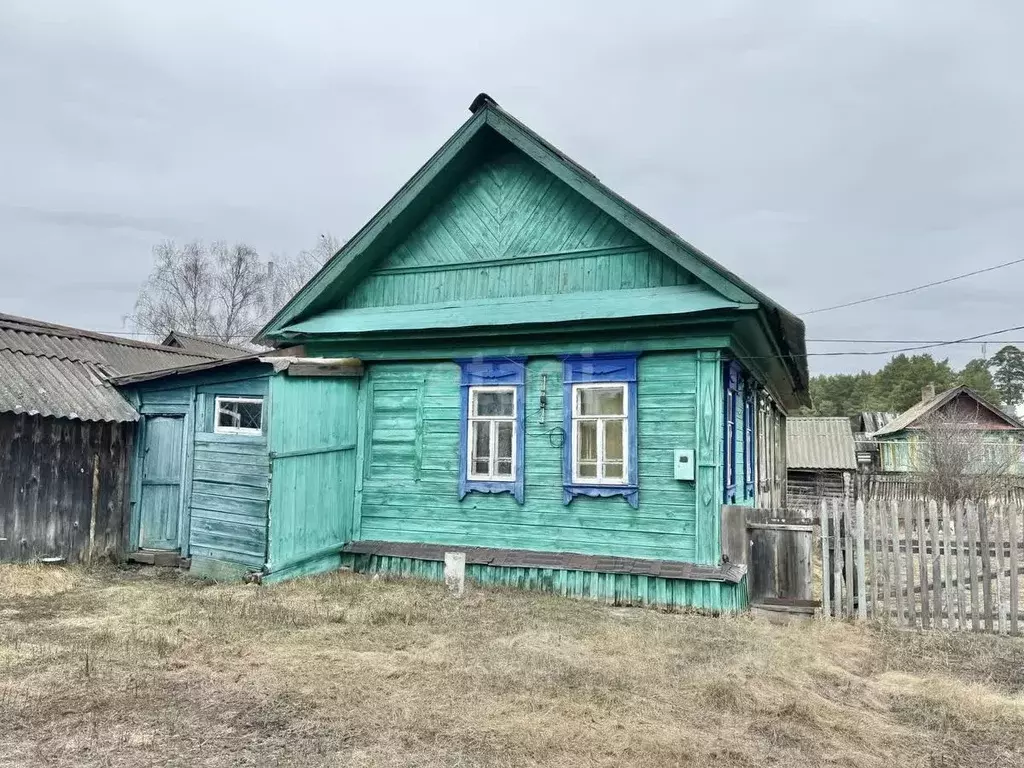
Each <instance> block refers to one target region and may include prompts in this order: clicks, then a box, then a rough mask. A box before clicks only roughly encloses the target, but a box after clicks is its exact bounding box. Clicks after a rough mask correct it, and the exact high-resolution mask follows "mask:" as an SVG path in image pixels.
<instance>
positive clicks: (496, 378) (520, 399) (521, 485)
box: [455, 357, 526, 504]
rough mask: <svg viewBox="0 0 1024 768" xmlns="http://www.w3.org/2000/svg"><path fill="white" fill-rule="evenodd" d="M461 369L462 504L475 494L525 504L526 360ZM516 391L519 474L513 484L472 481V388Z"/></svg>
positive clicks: (482, 362) (475, 362)
mask: <svg viewBox="0 0 1024 768" xmlns="http://www.w3.org/2000/svg"><path fill="white" fill-rule="evenodd" d="M455 362H456V363H458V365H459V368H460V369H461V372H462V375H461V381H460V387H459V389H460V390H461V392H460V396H461V402H460V406H459V433H460V435H461V438H460V440H459V500H462V499H464V498H466V495H467V494H468V493H471V492H477V493H510V494H512V496H513V498H515V500H516V501H518V502H519V503H520V504H522V503H523V502H524V500H525V481H524V478H525V476H526V449H525V447H526V358H525V357H502V358H494V359H481V358H475V359H472V360H456V361H455ZM480 386H490V387H494V386H502V387H514V388H515V390H516V444H515V448H514V450H515V454H516V472H515V480H513V481H511V482H504V481H502V482H498V481H487V482H485V481H481V480H470V479H469V388H470V387H480Z"/></svg>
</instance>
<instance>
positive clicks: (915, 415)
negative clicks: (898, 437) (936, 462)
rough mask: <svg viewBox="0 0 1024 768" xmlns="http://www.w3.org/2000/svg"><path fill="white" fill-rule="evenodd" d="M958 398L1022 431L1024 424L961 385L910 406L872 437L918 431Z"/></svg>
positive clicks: (1009, 426)
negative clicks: (975, 404)
mask: <svg viewBox="0 0 1024 768" xmlns="http://www.w3.org/2000/svg"><path fill="white" fill-rule="evenodd" d="M958 397H968V398H970V399H971V400H973V401H974V402H975V403H977V405H978V407H979V408H983V409H985V410H986V411H987V412H989V413H991V414H992V415H993V416H994V417H995V418H997V419H998V420H999V421H1001V422H1003V423H1005V424H1006V426H1007V427H1008V428H1010V429H1024V424H1022V423H1021V422H1020V421H1018V420H1017V419H1016V418H1015V417H1013V416H1011V415H1010V414H1008V413H1006V412H1005V411H1003V410H1002V409H1001V408H999V407H998V406H996V405H993V404H992V403H990V402H988V401H987V400H986V399H985V398H983V397H982V396H981V395H979V394H978V393H977V392H975V391H974V390H973V389H971V388H970V387H965V386H963V385H961V386H958V387H951V388H950V389H947V390H946V391H945V392H940V393H939V394H938V395H936V396H935V397H933V398H931V399H929V400H923V401H922V402H920V403H917V404H916V405H913V406H911V407H910V408H908V409H907V410H905V411H904V412H903V413H901V414H900V415H899V416H897V417H896V418H895V419H893V420H892V421H890V422H889V423H888V424H886V425H885V426H884V427H882V428H881V429H879V430H878V431H876V432H875V433H874V434H873V436H874V437H881V436H884V435H894V434H896V433H897V432H902V431H903V430H905V429H919V428H921V427H922V424H921V422H922V421H923V420H924V419H926V418H927V417H928V416H930V415H932V414H933V413H936V412H937V411H939V410H940V409H941V408H942V407H943V406H944V405H946V404H947V403H950V402H952V401H953V400H955V399H956V398H958Z"/></svg>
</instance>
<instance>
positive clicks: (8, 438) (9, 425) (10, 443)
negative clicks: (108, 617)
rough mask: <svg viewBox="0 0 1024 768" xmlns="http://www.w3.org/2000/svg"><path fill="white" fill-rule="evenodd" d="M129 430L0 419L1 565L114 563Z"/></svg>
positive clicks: (120, 541) (120, 549)
mask: <svg viewBox="0 0 1024 768" xmlns="http://www.w3.org/2000/svg"><path fill="white" fill-rule="evenodd" d="M134 434H135V424H134V423H113V422H86V421H79V420H77V419H57V418H52V417H43V416H29V415H28V414H11V413H5V414H0V561H7V562H25V561H30V560H34V559H37V558H43V557H61V558H65V559H66V560H67V561H69V562H81V561H84V560H87V559H88V558H89V556H90V553H92V554H93V555H94V556H96V557H115V558H116V557H120V556H121V555H122V554H123V553H124V551H125V549H126V547H127V536H128V514H129V503H128V499H129V493H128V482H129V461H130V456H131V454H132V444H133V440H134Z"/></svg>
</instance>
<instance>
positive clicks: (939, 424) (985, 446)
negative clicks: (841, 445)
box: [871, 385, 1024, 476]
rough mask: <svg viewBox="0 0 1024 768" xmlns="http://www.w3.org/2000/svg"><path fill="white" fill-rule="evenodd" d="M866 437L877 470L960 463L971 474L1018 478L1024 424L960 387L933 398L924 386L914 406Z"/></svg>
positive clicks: (1023, 466) (1023, 470)
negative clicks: (875, 456) (875, 453)
mask: <svg viewBox="0 0 1024 768" xmlns="http://www.w3.org/2000/svg"><path fill="white" fill-rule="evenodd" d="M871 437H872V439H873V440H874V441H875V443H876V445H877V446H878V455H879V465H880V469H881V470H882V471H883V472H896V473H904V474H915V473H920V472H935V471H942V470H946V471H956V470H957V469H958V465H959V464H961V463H962V464H967V465H973V467H974V471H977V472H992V471H999V472H1005V473H1006V474H1011V475H1018V476H1019V475H1024V461H1022V460H1021V446H1022V444H1024V424H1022V423H1021V422H1020V421H1019V420H1018V419H1017V418H1016V417H1014V416H1011V415H1010V414H1008V413H1006V412H1005V411H1003V410H1002V409H1001V408H999V407H998V406H996V405H994V404H992V403H990V402H988V401H987V400H986V399H985V398H984V397H982V396H981V395H980V394H978V393H977V392H976V391H974V390H973V389H971V388H970V387H966V386H963V385H960V386H956V387H951V388H950V389H947V390H946V391H945V392H939V393H938V394H936V392H935V388H934V387H925V388H924V390H923V391H922V393H921V400H920V402H918V403H916V404H914V405H913V406H911V407H910V408H908V409H907V410H906V411H904V412H903V413H901V414H900V415H899V416H897V417H896V418H895V419H893V420H892V421H890V422H889V423H888V424H886V425H885V426H883V427H882V428H881V429H878V430H876V431H875V432H874V433H873V434H872V435H871ZM936 442H939V443H943V444H948V447H945V446H937V445H935V444H936Z"/></svg>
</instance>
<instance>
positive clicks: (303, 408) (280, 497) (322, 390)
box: [267, 375, 360, 580]
mask: <svg viewBox="0 0 1024 768" xmlns="http://www.w3.org/2000/svg"><path fill="white" fill-rule="evenodd" d="M359 384H360V380H359V378H355V377H353V378H348V377H334V376H316V377H311V378H296V377H292V376H286V375H278V376H274V377H273V378H272V379H271V380H270V394H271V397H270V402H271V404H272V405H271V409H270V416H269V419H270V457H271V461H272V467H273V483H272V487H271V501H270V529H269V545H268V551H267V552H268V558H267V571H268V573H269V578H270V580H274V579H280V578H284V577H286V576H296V575H301V574H303V573H314V572H318V571H323V570H329V569H332V568H337V567H338V566H339V565H341V547H342V546H344V545H345V544H346V543H348V542H350V541H351V540H352V538H353V535H354V527H355V514H354V513H355V483H356V449H357V442H358V436H357V424H358V420H359V388H360V387H359Z"/></svg>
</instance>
